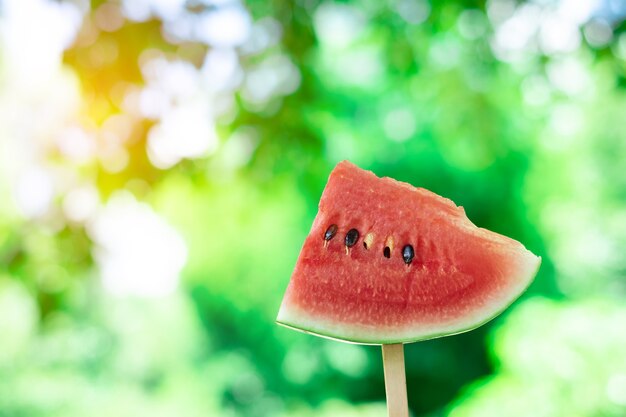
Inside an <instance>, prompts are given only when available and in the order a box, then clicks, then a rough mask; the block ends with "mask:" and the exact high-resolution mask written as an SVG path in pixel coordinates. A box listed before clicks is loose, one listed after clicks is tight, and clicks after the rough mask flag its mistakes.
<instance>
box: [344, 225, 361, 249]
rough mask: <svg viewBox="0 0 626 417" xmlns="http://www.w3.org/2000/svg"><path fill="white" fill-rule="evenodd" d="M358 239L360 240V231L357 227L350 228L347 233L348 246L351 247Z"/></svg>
mask: <svg viewBox="0 0 626 417" xmlns="http://www.w3.org/2000/svg"><path fill="white" fill-rule="evenodd" d="M357 240H359V231H358V230H356V229H350V230H348V233H346V246H347V247H349V248H351V247H352V246H354V245H355V244H356V242H357Z"/></svg>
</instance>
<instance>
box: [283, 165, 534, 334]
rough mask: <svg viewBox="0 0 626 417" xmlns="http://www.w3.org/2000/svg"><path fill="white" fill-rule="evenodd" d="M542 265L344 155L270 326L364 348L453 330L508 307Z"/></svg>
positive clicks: (432, 198)
mask: <svg viewBox="0 0 626 417" xmlns="http://www.w3.org/2000/svg"><path fill="white" fill-rule="evenodd" d="M540 262H541V258H539V257H537V256H535V255H533V254H532V253H531V252H529V251H528V250H526V249H525V248H524V246H523V245H522V244H521V243H519V242H517V241H515V240H513V239H510V238H508V237H505V236H502V235H499V234H497V233H494V232H491V231H489V230H486V229H482V228H478V227H476V226H475V225H474V224H473V223H472V222H471V221H470V220H469V219H468V218H467V216H466V215H465V211H464V210H463V208H462V207H457V206H456V205H455V204H454V203H453V202H452V201H450V200H448V199H446V198H443V197H440V196H438V195H436V194H434V193H432V192H430V191H427V190H425V189H422V188H415V187H413V186H412V185H410V184H407V183H402V182H398V181H396V180H393V179H391V178H378V177H377V176H376V175H374V174H373V173H372V172H369V171H365V170H362V169H360V168H358V167H357V166H355V165H353V164H351V163H349V162H347V161H344V162H340V163H339V164H338V165H337V166H336V167H335V169H334V170H333V172H332V173H331V174H330V178H329V179H328V184H327V185H326V188H325V190H324V193H323V194H322V198H321V201H320V203H319V212H318V214H317V216H316V218H315V221H314V222H313V226H312V228H311V232H310V234H309V235H308V236H307V238H306V240H305V242H304V246H303V248H302V251H301V253H300V256H299V258H298V261H297V263H296V267H295V270H294V272H293V275H292V277H291V281H290V282H289V286H288V287H287V291H286V293H285V296H284V298H283V302H282V305H281V307H280V311H279V313H278V318H277V322H278V323H279V324H282V325H285V326H288V327H291V328H294V329H298V330H302V331H305V332H308V333H313V334H316V335H319V336H324V337H329V338H333V339H339V340H343V341H349V342H355V343H363V344H391V343H407V342H415V341H418V340H424V339H430V338H435V337H440V336H446V335H451V334H455V333H461V332H464V331H468V330H471V329H473V328H476V327H478V326H480V325H481V324H484V323H485V322H487V321H489V320H491V319H492V318H494V317H495V316H497V315H498V314H499V313H500V312H502V311H503V310H504V309H505V308H506V307H507V306H509V305H510V304H511V303H512V302H513V301H514V300H515V299H516V298H517V297H519V295H520V294H521V293H522V292H523V291H524V290H525V289H526V288H527V287H528V285H529V284H530V282H531V281H532V279H533V278H534V276H535V274H536V272H537V270H538V268H539V264H540Z"/></svg>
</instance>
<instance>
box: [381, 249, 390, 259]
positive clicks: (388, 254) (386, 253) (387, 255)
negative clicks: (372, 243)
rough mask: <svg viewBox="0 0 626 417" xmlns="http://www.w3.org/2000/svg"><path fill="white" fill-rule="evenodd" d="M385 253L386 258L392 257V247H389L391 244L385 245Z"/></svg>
mask: <svg viewBox="0 0 626 417" xmlns="http://www.w3.org/2000/svg"><path fill="white" fill-rule="evenodd" d="M383 255H385V258H391V249H389V246H385V249H383Z"/></svg>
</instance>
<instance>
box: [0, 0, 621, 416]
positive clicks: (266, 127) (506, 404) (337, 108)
mask: <svg viewBox="0 0 626 417" xmlns="http://www.w3.org/2000/svg"><path fill="white" fill-rule="evenodd" d="M625 18H626V2H624V1H622V0H536V1H530V2H520V1H513V0H490V1H488V2H486V3H485V2H483V1H479V0H473V1H472V0H465V1H436V2H435V1H431V2H428V1H427V0H389V1H378V0H355V1H351V2H331V1H324V2H319V1H317V0H297V1H286V0H270V1H250V2H247V3H241V2H240V1H238V0H121V1H92V2H88V1H86V0H73V1H52V0H13V1H11V0H4V1H0V416H2V417H5V416H6V417H8V416H11V417H14V416H33V417H34V416H64V417H65V416H81V417H82V416H121V417H123V416H133V417H136V416H143V415H146V416H147V415H149V416H152V417H158V416H259V417H260V416H357V415H358V416H383V415H386V414H385V413H386V411H385V405H384V383H383V376H382V365H381V358H380V356H381V355H380V349H379V348H376V347H364V346H356V345H348V344H343V343H337V342H332V341H327V340H323V339H319V338H315V337H311V336H308V335H305V334H300V333H297V332H293V331H290V330H287V329H284V328H281V327H278V326H276V325H275V324H274V319H275V316H276V313H277V310H278V306H279V304H280V300H281V298H282V294H283V291H284V289H285V287H286V285H287V282H288V280H289V276H290V272H291V270H292V268H293V266H294V264H295V261H296V258H297V255H298V252H299V249H300V245H301V242H302V241H303V239H304V237H305V236H306V234H307V232H308V228H309V227H310V224H311V222H312V219H313V217H314V216H315V213H316V204H317V201H318V199H319V196H320V194H321V191H322V189H323V186H324V184H325V181H326V178H327V175H328V173H329V172H330V170H331V169H332V167H333V166H334V164H335V163H336V162H338V161H340V160H342V159H349V160H351V161H353V162H354V163H357V164H358V165H360V166H362V167H364V168H368V169H372V170H374V171H375V172H376V173H377V174H378V175H388V176H392V177H395V178H397V179H400V180H404V181H408V182H411V183H412V184H414V185H418V186H422V187H426V188H429V189H431V190H433V191H435V192H437V193H439V194H442V195H444V196H446V197H449V198H451V199H453V200H454V201H455V202H456V203H457V204H460V205H463V206H464V207H465V209H466V211H467V213H468V215H469V217H470V219H471V220H472V221H474V222H475V223H476V224H478V225H479V226H481V227H486V228H490V229H493V230H495V231H498V232H500V233H503V234H506V235H508V236H511V237H513V238H515V239H518V240H520V241H522V242H523V243H524V244H525V245H526V246H527V247H528V248H529V249H530V250H532V251H533V252H535V253H537V254H539V255H541V256H542V257H543V265H542V268H541V270H540V273H539V276H538V277H537V279H536V281H535V283H534V284H533V285H532V287H531V288H530V290H529V291H528V293H527V294H525V295H524V296H523V297H522V299H521V300H519V301H518V302H517V303H516V304H515V305H514V306H513V307H512V308H511V309H509V310H508V311H507V312H506V313H505V314H504V315H502V316H501V317H499V318H498V319H496V320H494V321H493V322H491V323H490V324H488V325H486V326H484V327H482V328H480V329H478V330H476V331H473V332H470V333H466V334H463V335H459V336H454V337H449V338H444V339H438V340H432V341H427V342H422V343H417V344H412V345H408V346H407V347H406V360H407V377H408V384H409V403H410V407H411V409H412V412H413V413H414V415H416V416H417V415H421V416H450V417H466V416H467V417H470V416H472V417H473V416H512V417H515V416H539V417H542V416H568V417H569V416H574V417H576V416H594V417H595V416H598V417H599V416H625V415H626V304H625V302H624V301H625V300H626V257H625V256H624V253H625V252H626V204H625V203H626V31H625V30H624V29H625V28H626V23H624V19H625Z"/></svg>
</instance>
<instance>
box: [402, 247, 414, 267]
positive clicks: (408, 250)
mask: <svg viewBox="0 0 626 417" xmlns="http://www.w3.org/2000/svg"><path fill="white" fill-rule="evenodd" d="M414 257H415V251H414V250H413V246H411V245H406V246H405V247H403V248H402V259H403V260H404V263H405V264H407V265H408V264H410V263H411V262H412V261H413V258H414Z"/></svg>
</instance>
